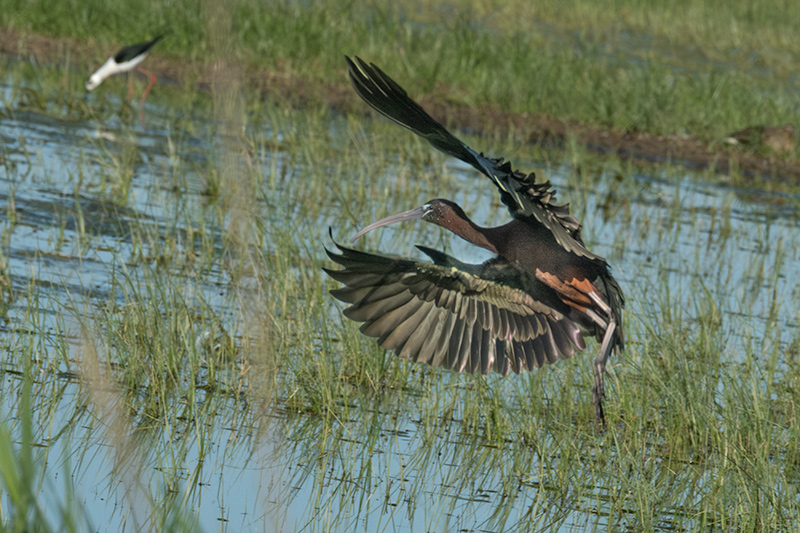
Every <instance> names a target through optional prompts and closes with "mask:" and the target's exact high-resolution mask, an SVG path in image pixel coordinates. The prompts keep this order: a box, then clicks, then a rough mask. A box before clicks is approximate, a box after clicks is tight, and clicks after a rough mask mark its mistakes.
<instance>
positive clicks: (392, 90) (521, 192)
mask: <svg viewBox="0 0 800 533" xmlns="http://www.w3.org/2000/svg"><path fill="white" fill-rule="evenodd" d="M346 59H347V64H348V69H349V74H350V80H351V81H352V83H353V87H354V88H355V90H356V92H357V93H358V95H359V96H360V97H361V98H362V99H363V100H364V101H365V102H367V103H368V104H369V105H370V106H372V107H373V108H374V109H375V110H376V111H378V112H379V113H381V114H382V115H384V116H385V117H387V118H388V119H390V120H392V121H393V122H395V123H397V124H399V125H401V126H403V127H405V128H408V129H409V130H411V131H412V132H414V133H415V134H417V135H419V136H420V137H422V138H424V139H425V140H427V141H428V142H429V143H430V144H431V145H433V146H434V147H435V148H437V149H438V150H441V151H442V152H444V153H446V154H448V155H450V156H453V157H455V158H457V159H460V160H461V161H464V162H465V163H467V164H469V165H471V166H472V167H474V168H475V169H476V170H478V171H479V172H481V173H483V174H484V175H485V176H486V177H488V178H489V179H490V180H492V183H494V184H495V186H496V187H497V188H498V190H499V191H500V199H501V200H502V202H503V203H504V204H505V205H506V206H507V207H508V209H509V210H510V211H511V214H512V215H513V216H514V217H515V218H520V219H528V218H532V219H534V220H536V221H537V222H538V223H540V224H541V225H542V226H544V227H545V228H547V229H548V230H549V231H550V232H551V233H552V234H553V236H554V237H555V239H556V241H557V242H558V243H559V244H560V245H561V246H562V247H563V248H564V249H566V250H567V251H569V252H572V253H574V254H577V255H579V256H583V257H586V258H588V259H590V260H593V261H598V262H601V263H603V264H605V259H603V258H602V257H600V256H598V255H595V254H593V253H592V252H590V251H589V250H587V249H586V246H585V245H584V243H583V239H582V238H581V235H580V230H581V225H580V223H579V222H578V220H577V219H576V218H575V217H573V216H572V215H571V214H570V212H569V206H568V205H566V204H564V205H560V204H556V193H555V191H554V190H553V189H552V188H551V185H550V182H549V181H543V182H540V183H537V182H536V174H535V173H533V172H531V173H530V174H524V173H522V172H519V171H517V170H514V169H513V168H512V166H511V164H510V163H509V162H508V161H504V160H503V158H496V159H495V158H489V157H486V156H484V155H483V154H482V153H479V152H476V151H475V150H473V149H472V148H470V147H469V146H467V145H466V144H464V142H462V141H461V140H460V139H458V138H457V137H456V136H454V135H453V134H452V133H450V132H449V131H448V130H447V129H446V128H445V127H444V126H443V125H442V124H441V123H439V122H438V121H436V120H435V119H434V118H433V117H431V116H430V115H428V113H427V112H425V110H424V109H422V107H420V105H419V104H417V103H416V102H415V101H414V100H412V99H411V98H410V97H409V96H408V93H406V91H405V90H404V89H403V88H402V87H400V85H398V84H397V83H396V82H395V81H394V80H393V79H392V78H390V77H389V76H387V75H386V74H385V73H384V72H383V71H382V70H381V69H379V68H378V67H377V66H375V65H374V64H372V63H369V64H367V63H366V62H364V61H362V60H361V59H360V58H358V57H354V58H353V59H350V58H349V57H347V58H346Z"/></svg>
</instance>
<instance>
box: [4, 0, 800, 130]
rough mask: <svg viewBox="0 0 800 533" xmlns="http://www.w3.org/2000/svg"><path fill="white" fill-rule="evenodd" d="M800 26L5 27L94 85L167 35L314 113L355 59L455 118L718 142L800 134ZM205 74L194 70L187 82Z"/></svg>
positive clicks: (201, 22)
mask: <svg viewBox="0 0 800 533" xmlns="http://www.w3.org/2000/svg"><path fill="white" fill-rule="evenodd" d="M799 11H800V7H798V6H797V5H796V4H795V3H792V2H784V3H778V2H775V3H772V2H771V3H766V4H763V5H762V4H759V5H758V6H753V5H751V3H750V2H742V1H739V2H730V3H728V2H703V3H702V4H701V3H699V2H688V1H687V2H677V3H671V4H669V6H664V5H662V4H657V3H654V2H642V1H633V0H631V1H627V2H614V3H610V2H602V3H599V4H598V3H593V2H587V1H579V0H573V1H571V2H570V3H569V4H568V5H564V4H563V3H559V2H537V3H535V4H530V5H529V4H528V3H525V2H511V3H503V4H502V6H494V5H492V4H488V3H486V4H483V3H480V2H466V1H457V2H451V3H449V4H448V6H447V7H439V6H438V5H436V4H434V3H428V2H411V3H404V4H402V5H400V4H396V3H388V2H387V3H384V2H361V1H357V2H334V3H330V2H310V3H303V5H302V7H300V6H298V4H297V3H296V2H248V1H244V0H242V1H238V2H237V1H231V2H228V3H227V4H225V5H221V4H218V3H216V2H210V1H208V2H200V3H199V6H198V3H197V2H193V1H192V2H189V1H184V2H183V3H182V2H173V3H169V4H160V3H146V4H140V3H137V2H130V3H126V4H125V5H124V6H121V5H118V4H117V3H115V2H105V1H100V0H91V1H87V2H59V3H58V4H57V5H51V4H50V3H47V2H36V1H34V2H15V1H13V0H12V1H9V2H7V3H6V7H4V10H3V13H2V14H0V26H4V27H7V28H11V29H14V30H15V31H20V32H37V33H42V34H46V35H52V36H67V37H70V38H72V39H74V41H72V42H73V43H74V47H75V48H76V50H75V51H76V52H77V60H76V59H75V56H73V61H77V64H78V65H80V66H81V68H82V69H83V70H84V71H88V70H89V69H90V68H91V66H92V65H95V64H98V63H99V62H100V61H102V60H103V59H104V58H105V57H107V55H108V54H109V53H110V52H111V51H113V50H114V49H115V48H116V47H117V46H119V45H120V44H125V43H131V42H137V41H140V40H143V39H145V38H149V37H150V36H152V35H154V34H157V33H160V32H162V31H167V30H169V32H170V36H169V38H168V39H167V40H165V41H164V42H163V43H161V44H159V48H158V50H157V52H155V53H156V54H157V55H162V56H165V57H171V58H172V59H173V60H174V61H175V62H180V61H186V60H190V61H193V62H194V63H193V64H196V65H197V64H199V65H202V64H208V63H209V62H210V61H215V60H217V59H218V58H220V57H221V58H222V59H223V60H225V61H228V62H236V63H237V64H239V65H240V66H241V67H242V68H243V69H244V70H245V71H248V72H259V71H265V72H270V73H273V74H275V75H276V76H277V78H278V79H280V78H291V79H294V80H298V79H300V80H305V81H304V83H305V84H307V87H306V89H305V92H306V93H307V94H308V95H309V96H310V97H311V98H314V97H315V96H314V95H319V94H320V93H322V92H324V91H325V90H326V87H329V86H330V85H332V84H333V85H337V86H343V85H345V84H346V79H345V75H344V71H343V68H342V56H343V55H344V54H358V55H360V56H362V57H364V58H367V59H369V60H370V61H373V62H375V63H377V64H379V65H381V66H383V67H385V68H386V69H387V70H388V71H390V72H391V73H392V75H393V76H395V77H396V78H398V79H400V80H403V82H404V84H405V85H407V86H409V87H413V88H414V92H415V93H416V94H427V93H434V94H437V95H441V96H443V97H445V98H447V99H448V100H449V102H448V103H449V104H451V105H454V106H488V107H492V108H498V109H502V110H504V111H509V112H514V113H534V114H544V115H548V116H554V117H557V118H560V119H563V120H574V121H579V122H582V123H589V124H596V125H600V126H602V127H607V128H615V129H619V130H623V131H646V132H651V133H656V134H659V135H678V136H685V135H688V136H691V137H698V138H701V139H704V140H719V139H721V138H723V137H724V136H725V135H726V134H728V133H730V132H731V131H734V130H736V129H740V128H742V127H745V126H749V125H753V124H784V123H787V122H788V123H791V124H794V125H796V126H800V123H798V120H797V116H798V102H797V99H796V97H795V95H796V88H797V83H798V79H797V77H796V75H795V72H796V69H795V68H794V65H796V64H797V63H798V61H800V45H798V44H797V40H796V39H795V38H794V35H796V33H797V23H796V21H797V20H800V12H799ZM220 18H222V19H224V20H226V21H229V22H230V24H229V25H228V30H227V33H226V35H225V43H226V44H225V46H224V47H219V46H218V44H219V42H220V41H219V38H218V36H217V37H215V36H214V35H215V34H214V32H213V31H211V30H210V29H209V28H211V27H212V24H211V22H213V23H214V24H216V23H217V19H220ZM132 21H133V23H132ZM87 45H90V48H88V47H87ZM87 53H88V55H87ZM198 68H200V67H198ZM201 70H202V69H201ZM196 73H197V70H196V69H195V70H193V69H187V70H184V71H182V72H181V77H182V78H183V79H182V81H187V80H191V79H192V78H193V76H195V75H196ZM74 87H75V88H76V89H77V87H78V84H77V83H76V84H75V85H74ZM265 89H266V90H267V91H269V87H265Z"/></svg>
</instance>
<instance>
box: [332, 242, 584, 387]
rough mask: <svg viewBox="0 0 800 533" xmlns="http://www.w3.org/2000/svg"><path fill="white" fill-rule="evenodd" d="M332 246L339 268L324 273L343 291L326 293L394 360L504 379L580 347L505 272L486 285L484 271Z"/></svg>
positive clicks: (573, 331)
mask: <svg viewBox="0 0 800 533" xmlns="http://www.w3.org/2000/svg"><path fill="white" fill-rule="evenodd" d="M337 246H338V248H339V253H336V252H332V251H328V256H329V257H330V258H331V259H332V260H333V261H335V262H336V263H337V264H338V265H340V266H342V267H344V268H343V269H341V270H331V269H325V271H326V272H328V274H329V275H330V276H331V277H332V278H333V279H335V280H337V281H340V282H342V283H344V284H345V285H344V286H343V287H341V288H338V289H334V290H332V291H331V293H332V294H333V295H334V296H335V297H337V298H338V299H340V300H341V301H343V302H345V303H347V304H349V305H348V307H346V308H345V310H344V314H345V316H347V317H348V318H350V319H352V320H355V321H357V322H363V324H362V325H361V331H362V332H363V333H364V334H365V335H367V336H370V337H375V338H377V339H378V343H379V344H380V345H381V346H382V347H384V348H386V349H388V350H393V351H394V352H395V353H396V354H397V355H399V356H400V357H404V358H408V359H412V360H414V361H418V362H420V363H426V364H429V365H431V366H443V367H446V368H450V369H452V370H456V371H458V372H473V373H474V372H480V373H483V374H486V373H489V372H491V371H492V370H494V371H496V372H499V373H502V374H507V373H508V372H509V371H511V370H513V371H514V372H521V371H523V370H532V369H533V368H536V367H540V366H542V365H543V364H545V363H552V362H554V361H556V360H557V359H564V358H567V357H570V356H571V355H572V354H573V353H574V352H575V348H576V347H577V348H581V347H582V346H585V342H584V339H583V332H582V331H581V330H580V328H579V327H578V325H577V324H575V322H573V321H572V319H570V318H569V317H568V316H567V315H565V314H563V313H561V312H560V311H559V310H557V309H554V308H552V307H550V306H548V305H546V304H544V303H543V302H542V301H540V300H538V299H537V298H536V297H535V295H534V294H529V293H526V292H525V291H523V290H521V289H518V288H515V287H512V286H509V285H507V284H505V282H504V279H505V278H507V277H508V272H507V271H506V272H505V273H504V275H503V279H491V276H490V275H488V274H487V272H488V271H487V269H486V268H484V266H485V265H464V264H461V265H462V266H463V267H464V268H462V269H456V268H452V267H449V266H447V265H436V264H431V263H427V262H423V261H414V260H410V259H403V258H397V257H389V256H384V255H379V254H371V253H366V252H360V251H356V250H353V249H351V248H347V247H344V246H341V245H338V244H337ZM442 256H443V257H447V256H445V255H444V254H442ZM454 261H455V260H454ZM494 261H496V260H494ZM506 268H508V266H507V265H506ZM470 269H472V270H474V272H480V273H481V275H482V277H479V276H478V275H476V274H474V273H471V272H469V270H470Z"/></svg>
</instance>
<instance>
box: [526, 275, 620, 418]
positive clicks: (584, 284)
mask: <svg viewBox="0 0 800 533" xmlns="http://www.w3.org/2000/svg"><path fill="white" fill-rule="evenodd" d="M536 278H537V279H538V280H539V281H541V282H542V283H544V284H545V285H548V286H549V287H551V288H552V289H553V290H555V291H556V292H557V293H558V296H559V298H561V301H563V302H564V303H565V304H567V305H569V306H570V307H573V308H575V309H577V310H578V311H581V312H582V313H584V314H586V316H588V317H589V318H590V319H591V320H592V322H594V323H595V324H597V325H598V326H600V328H602V329H603V330H605V333H604V334H603V340H602V342H601V343H600V350H599V351H598V353H597V357H596V358H595V360H594V388H592V400H593V403H594V414H595V417H596V419H597V420H600V421H601V423H602V422H604V421H605V414H604V413H603V398H604V397H605V394H606V393H605V383H604V380H603V372H604V371H605V367H606V360H607V359H608V356H609V355H610V352H611V342H612V341H613V339H614V333H615V331H616V329H617V324H616V322H615V320H614V316H613V314H612V313H611V307H610V306H609V305H608V303H606V301H605V300H604V299H603V297H602V296H601V295H600V291H598V290H597V287H595V286H594V285H593V284H592V282H591V281H589V280H588V279H586V278H584V279H578V278H572V279H571V280H570V281H562V280H560V279H559V278H558V277H557V276H555V275H553V274H550V273H548V272H542V271H541V270H539V269H538V268H537V269H536ZM598 311H599V313H598Z"/></svg>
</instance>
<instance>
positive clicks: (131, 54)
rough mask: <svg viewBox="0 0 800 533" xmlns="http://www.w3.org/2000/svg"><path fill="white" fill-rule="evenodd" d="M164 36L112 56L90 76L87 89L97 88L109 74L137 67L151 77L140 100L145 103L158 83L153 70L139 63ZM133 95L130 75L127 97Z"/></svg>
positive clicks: (132, 46) (124, 49)
mask: <svg viewBox="0 0 800 533" xmlns="http://www.w3.org/2000/svg"><path fill="white" fill-rule="evenodd" d="M163 38H164V35H163V34H162V35H159V36H158V37H156V38H155V39H153V40H152V41H147V42H146V43H139V44H133V45H131V46H126V47H125V48H123V49H122V50H120V51H119V52H117V53H116V54H114V56H112V57H110V58H109V59H108V61H106V62H105V63H104V64H103V66H102V67H100V68H99V69H97V70H96V71H95V72H94V73H93V74H92V75H91V76H89V81H87V82H86V90H87V91H92V90H94V89H96V88H97V86H98V85H100V84H101V83H103V80H105V79H106V78H108V77H109V76H113V75H115V74H122V73H123V72H130V71H132V70H134V69H136V70H138V71H139V72H141V73H142V74H144V75H145V76H147V77H148V78H150V82H149V83H148V84H147V88H146V89H145V90H144V94H143V95H142V99H141V101H140V102H139V103H140V104H144V101H145V100H146V99H147V95H149V94H150V89H152V88H153V85H155V84H156V76H155V74H153V73H152V72H149V71H147V70H145V69H143V68H142V67H141V66H139V63H141V62H142V61H144V58H146V57H147V54H149V53H150V50H151V49H152V48H153V47H154V46H155V45H156V43H158V41H160V40H161V39H163ZM131 96H133V81H131V79H130V77H128V96H127V97H126V98H125V99H126V100H130V98H131Z"/></svg>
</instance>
